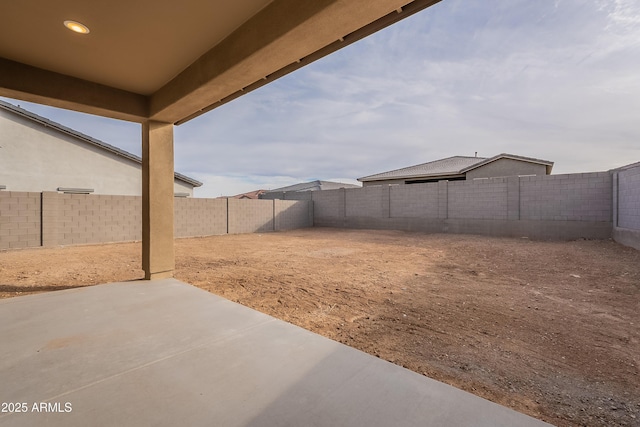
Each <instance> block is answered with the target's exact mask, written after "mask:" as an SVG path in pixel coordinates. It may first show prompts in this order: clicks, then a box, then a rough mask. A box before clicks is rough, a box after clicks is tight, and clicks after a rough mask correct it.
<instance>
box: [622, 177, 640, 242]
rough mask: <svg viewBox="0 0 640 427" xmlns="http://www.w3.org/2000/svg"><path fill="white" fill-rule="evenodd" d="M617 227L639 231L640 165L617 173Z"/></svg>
mask: <svg viewBox="0 0 640 427" xmlns="http://www.w3.org/2000/svg"><path fill="white" fill-rule="evenodd" d="M618 200H619V204H618V224H617V225H618V226H619V227H622V228H630V229H633V230H640V165H638V166H636V167H635V168H632V169H628V170H624V171H621V172H619V173H618Z"/></svg>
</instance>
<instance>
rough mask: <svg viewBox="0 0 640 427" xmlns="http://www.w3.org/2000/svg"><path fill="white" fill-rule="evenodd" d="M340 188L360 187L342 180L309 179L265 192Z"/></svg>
mask: <svg viewBox="0 0 640 427" xmlns="http://www.w3.org/2000/svg"><path fill="white" fill-rule="evenodd" d="M340 188H360V186H359V185H354V184H345V183H343V182H333V181H320V180H316V181H311V182H303V183H300V184H294V185H289V186H287V187H281V188H276V189H273V190H268V191H267V193H276V192H296V191H320V190H337V189H340Z"/></svg>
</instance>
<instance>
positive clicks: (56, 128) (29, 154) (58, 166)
mask: <svg viewBox="0 0 640 427" xmlns="http://www.w3.org/2000/svg"><path fill="white" fill-rule="evenodd" d="M201 185H202V183H201V182H199V181H196V180H195V179H192V178H189V177H187V176H184V175H181V174H179V173H176V174H175V180H174V192H175V195H176V196H182V197H187V196H193V188H194V187H200V186H201ZM0 189H4V190H6V191H30V192H42V191H60V192H67V193H83V194H86V193H93V194H112V195H124V196H127V195H131V196H139V195H141V194H142V159H140V157H138V156H136V155H134V154H131V153H128V152H126V151H124V150H121V149H119V148H117V147H114V146H112V145H109V144H106V143H104V142H102V141H98V140H97V139H95V138H92V137H90V136H87V135H84V134H82V133H80V132H78V131H75V130H73V129H70V128H68V127H65V126H63V125H61V124H58V123H55V122H52V121H51V120H48V119H46V118H44V117H41V116H38V115H37V114H34V113H31V112H29V111H26V110H24V109H22V108H20V107H16V106H15V105H12V104H9V103H7V102H4V101H2V100H0Z"/></svg>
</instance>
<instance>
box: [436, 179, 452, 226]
mask: <svg viewBox="0 0 640 427" xmlns="http://www.w3.org/2000/svg"><path fill="white" fill-rule="evenodd" d="M438 218H439V219H447V218H449V181H446V180H445V181H438Z"/></svg>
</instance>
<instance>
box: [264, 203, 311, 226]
mask: <svg viewBox="0 0 640 427" xmlns="http://www.w3.org/2000/svg"><path fill="white" fill-rule="evenodd" d="M273 203H274V221H275V224H274V226H275V229H276V231H280V230H295V229H297V228H306V227H313V203H311V202H308V201H304V202H299V201H295V200H274V201H273Z"/></svg>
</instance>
